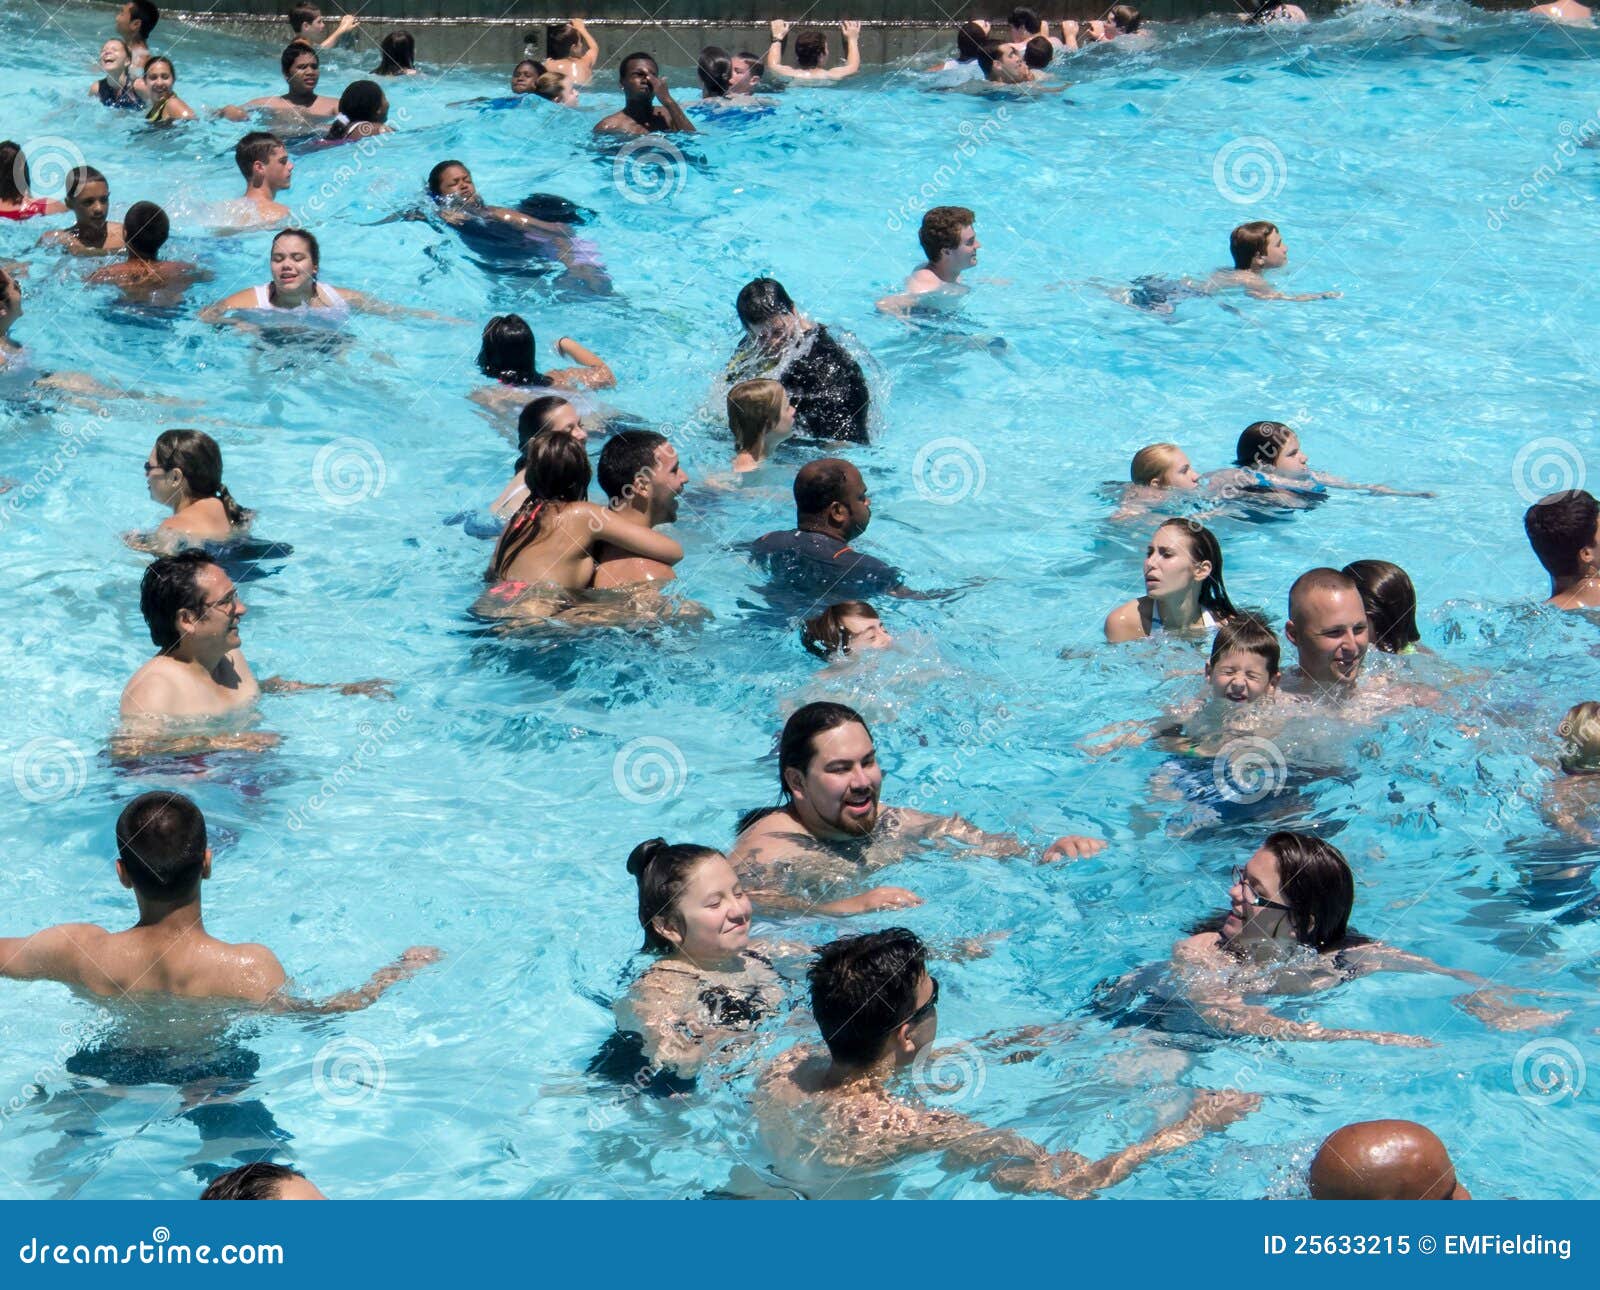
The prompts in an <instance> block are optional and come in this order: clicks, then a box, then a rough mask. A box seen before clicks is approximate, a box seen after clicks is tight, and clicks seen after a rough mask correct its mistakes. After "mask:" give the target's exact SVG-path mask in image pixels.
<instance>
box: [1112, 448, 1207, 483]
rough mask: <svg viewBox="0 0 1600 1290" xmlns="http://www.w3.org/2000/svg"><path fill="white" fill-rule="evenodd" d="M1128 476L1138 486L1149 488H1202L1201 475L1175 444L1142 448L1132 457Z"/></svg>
mask: <svg viewBox="0 0 1600 1290" xmlns="http://www.w3.org/2000/svg"><path fill="white" fill-rule="evenodd" d="M1128 474H1129V477H1130V478H1131V479H1132V480H1133V482H1134V483H1135V484H1140V485H1143V486H1144V487H1146V488H1180V489H1185V490H1187V489H1190V488H1198V487H1199V486H1200V476H1199V475H1197V474H1195V470H1194V467H1193V466H1191V465H1190V464H1189V458H1188V457H1187V456H1186V455H1185V453H1184V451H1183V449H1182V448H1180V447H1178V445H1177V444H1175V443H1152V444H1148V445H1147V446H1145V447H1143V448H1141V449H1139V451H1138V452H1136V453H1134V454H1133V465H1132V466H1131V467H1130V468H1129V471H1128Z"/></svg>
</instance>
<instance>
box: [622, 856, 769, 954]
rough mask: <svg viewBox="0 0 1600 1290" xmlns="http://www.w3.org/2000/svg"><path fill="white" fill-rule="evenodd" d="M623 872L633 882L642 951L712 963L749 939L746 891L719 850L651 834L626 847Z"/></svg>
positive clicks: (748, 908) (742, 947)
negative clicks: (635, 882)
mask: <svg viewBox="0 0 1600 1290" xmlns="http://www.w3.org/2000/svg"><path fill="white" fill-rule="evenodd" d="M628 872H629V873H631V874H632V875H633V876H634V877H635V878H636V879H638V882H639V926H640V927H642V928H644V948H645V949H646V950H647V951H654V952H656V953H658V954H661V953H668V952H672V951H676V952H677V953H679V954H681V955H683V956H684V957H685V958H687V959H689V960H690V961H691V962H694V963H707V964H715V963H719V962H723V961H726V960H727V959H730V958H734V957H736V956H737V955H738V954H739V953H740V951H742V950H743V949H744V948H745V946H747V945H748V944H749V943H750V897H749V896H747V895H745V894H744V888H743V887H742V886H740V884H739V877H738V875H737V874H736V873H734V871H733V866H732V865H731V864H729V863H728V858H727V857H726V856H725V855H723V854H722V852H720V851H714V850H712V849H711V848H710V847H699V846H695V845H693V844H692V843H678V844H677V845H674V846H669V845H668V844H667V841H666V839H665V838H651V839H650V840H649V841H648V842H641V843H640V844H639V845H638V846H636V847H634V849H633V850H632V852H631V853H629V855H628Z"/></svg>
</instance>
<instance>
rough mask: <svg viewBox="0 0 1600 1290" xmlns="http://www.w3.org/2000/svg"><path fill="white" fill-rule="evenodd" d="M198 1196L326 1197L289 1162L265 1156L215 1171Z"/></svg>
mask: <svg viewBox="0 0 1600 1290" xmlns="http://www.w3.org/2000/svg"><path fill="white" fill-rule="evenodd" d="M200 1199H201V1200H327V1199H328V1198H327V1197H326V1196H324V1195H323V1194H322V1192H321V1190H320V1189H319V1188H318V1187H317V1185H316V1183H314V1182H312V1181H311V1179H309V1178H307V1177H306V1176H305V1175H304V1174H303V1173H300V1172H299V1171H298V1170H295V1169H291V1168H289V1166H288V1165H274V1164H268V1163H267V1162H266V1161H264V1160H260V1161H256V1162H255V1163H254V1164H248V1165H240V1166H239V1167H238V1168H237V1169H230V1170H228V1172H227V1173H225V1174H218V1175H217V1176H216V1177H215V1178H213V1179H212V1180H211V1185H210V1186H209V1187H207V1188H206V1189H205V1191H203V1192H201V1193H200Z"/></svg>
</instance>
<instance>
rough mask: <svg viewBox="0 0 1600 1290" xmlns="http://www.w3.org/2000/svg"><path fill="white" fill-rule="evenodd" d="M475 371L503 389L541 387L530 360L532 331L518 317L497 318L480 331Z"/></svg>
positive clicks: (537, 370)
mask: <svg viewBox="0 0 1600 1290" xmlns="http://www.w3.org/2000/svg"><path fill="white" fill-rule="evenodd" d="M478 370H479V371H480V372H482V373H483V374H484V375H485V376H487V377H489V378H490V379H491V380H495V381H503V382H504V383H505V384H507V385H542V384H544V377H543V376H542V375H541V374H540V372H539V368H538V365H537V363H536V362H535V359H534V343H533V328H532V327H530V326H528V324H527V321H526V320H525V319H524V318H523V317H522V315H520V314H497V315H496V316H495V317H493V318H491V319H489V321H488V322H487V323H485V324H484V327H483V342H482V344H481V345H480V346H479V347H478Z"/></svg>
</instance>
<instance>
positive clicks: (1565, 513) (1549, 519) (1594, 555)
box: [1522, 488, 1600, 609]
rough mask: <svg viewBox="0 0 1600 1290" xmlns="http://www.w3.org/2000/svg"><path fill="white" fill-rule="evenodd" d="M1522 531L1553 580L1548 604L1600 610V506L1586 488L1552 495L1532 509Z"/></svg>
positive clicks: (1568, 607) (1558, 607) (1525, 517)
mask: <svg viewBox="0 0 1600 1290" xmlns="http://www.w3.org/2000/svg"><path fill="white" fill-rule="evenodd" d="M1522 527H1523V528H1524V529H1525V530H1526V531H1527V534H1528V541H1529V542H1530V543H1532V545H1533V553H1534V555H1536V556H1538V557H1539V563H1540V564H1542V565H1543V566H1544V571H1545V572H1546V573H1548V574H1549V575H1550V598H1549V599H1548V600H1546V601H1545V604H1547V605H1553V606H1555V607H1556V608H1557V609H1596V608H1600V503H1597V502H1596V501H1595V499H1594V498H1593V497H1592V496H1590V495H1589V494H1588V493H1586V492H1584V491H1583V490H1582V489H1581V488H1571V489H1568V490H1567V491H1566V492H1564V493H1551V494H1550V496H1549V497H1541V498H1540V499H1539V500H1538V501H1537V502H1535V503H1534V504H1533V505H1532V506H1530V507H1528V510H1527V513H1526V514H1525V515H1524V516H1523V517H1522Z"/></svg>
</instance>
